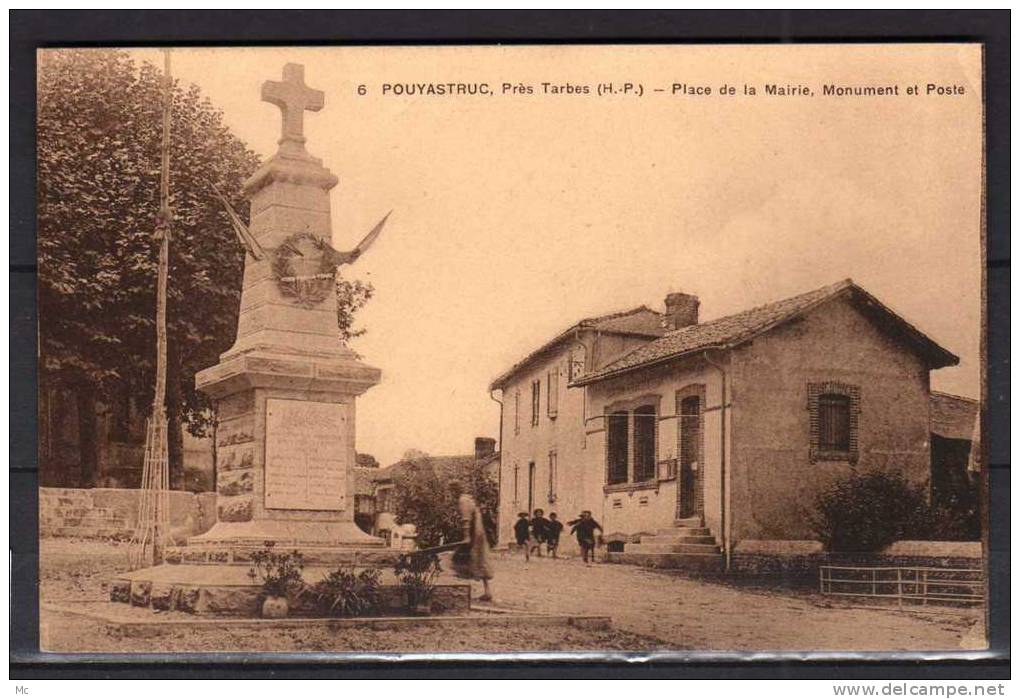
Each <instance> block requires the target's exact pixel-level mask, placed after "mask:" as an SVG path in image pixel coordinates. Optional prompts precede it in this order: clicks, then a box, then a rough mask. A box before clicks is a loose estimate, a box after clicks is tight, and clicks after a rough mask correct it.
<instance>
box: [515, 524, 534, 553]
mask: <svg viewBox="0 0 1020 699" xmlns="http://www.w3.org/2000/svg"><path fill="white" fill-rule="evenodd" d="M514 538H515V539H516V540H517V548H522V549H524V560H525V561H529V560H531V522H529V521H528V513H527V512H518V513H517V521H516V522H514Z"/></svg>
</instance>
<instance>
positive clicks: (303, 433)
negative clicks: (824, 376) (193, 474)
mask: <svg viewBox="0 0 1020 699" xmlns="http://www.w3.org/2000/svg"><path fill="white" fill-rule="evenodd" d="M283 78H284V79H283V81H282V82H276V81H266V82H265V83H263V85H262V99H263V100H264V101H266V102H271V103H272V104H275V105H277V106H278V107H279V108H280V110H281V112H282V115H283V128H282V134H281V137H280V140H279V150H278V151H277V153H276V154H275V155H274V156H273V157H272V158H270V159H269V160H268V161H267V162H266V163H265V164H264V165H263V166H262V167H261V168H259V170H258V171H257V172H256V173H255V174H254V175H252V177H251V178H250V179H249V180H248V181H247V182H246V183H245V185H244V192H245V194H246V196H247V197H248V198H249V199H250V200H251V227H250V228H251V233H252V234H253V235H254V237H255V238H256V240H257V241H258V242H259V244H260V245H261V246H262V247H263V248H264V249H265V250H267V251H268V252H269V254H268V255H267V256H266V257H265V258H264V259H262V260H256V259H254V258H253V257H252V256H251V255H248V256H247V258H246V261H245V268H244V287H243V290H242V293H241V311H240V315H239V317H238V323H237V340H236V341H235V343H234V346H233V347H231V348H230V349H229V350H228V351H227V352H225V353H224V354H223V355H222V356H221V357H220V363H219V364H217V365H216V366H213V367H210V368H208V369H206V370H204V371H201V372H199V374H198V375H197V376H196V377H195V383H196V387H197V388H198V389H199V390H200V391H202V392H203V393H205V394H206V395H208V396H209V397H210V398H212V399H213V400H214V401H215V402H216V410H217V420H218V423H217V433H216V474H217V476H216V486H217V497H218V504H217V510H218V520H219V521H218V523H217V524H216V525H215V526H214V527H213V528H212V529H211V530H209V531H208V532H206V533H205V534H203V535H201V536H198V537H195V538H193V539H191V540H190V541H189V542H188V543H189V546H201V547H217V546H222V545H227V546H230V545H239V544H240V545H244V544H261V543H262V542H264V541H273V542H276V543H277V544H279V545H284V546H293V545H301V546H311V547H327V548H329V547H338V546H339V547H350V546H370V547H371V546H382V545H383V542H382V541H381V540H379V539H376V538H375V537H371V536H369V535H367V534H365V533H364V532H363V531H361V529H359V528H358V527H357V525H355V524H354V496H353V494H352V487H353V482H352V478H353V475H352V474H353V470H352V469H353V466H354V458H355V455H354V424H355V422H354V421H355V399H356V397H357V396H358V395H360V394H361V393H363V392H364V391H365V390H367V389H368V388H370V387H371V386H373V385H375V384H376V383H378V382H379V376H380V373H379V370H378V369H375V368H373V367H370V366H367V365H365V364H363V363H361V362H360V361H358V360H357V358H356V357H355V355H354V353H353V352H351V350H350V349H348V348H347V347H345V346H344V345H343V344H342V343H341V342H340V339H339V330H338V328H337V300H336V287H335V279H334V275H335V270H336V264H337V263H338V262H343V261H346V260H345V259H344V258H343V256H342V254H338V253H336V252H335V251H334V250H333V249H332V247H331V246H330V242H329V241H330V238H331V234H332V227H331V223H330V202H329V192H330V190H331V189H333V187H335V186H336V184H337V178H336V176H335V175H333V173H331V172H330V171H329V170H328V169H326V168H325V167H323V165H322V161H321V160H319V159H318V158H314V157H312V156H311V155H309V154H308V151H307V150H306V149H305V137H304V132H303V118H304V112H305V110H310V111H318V110H320V109H322V107H323V104H324V99H323V93H322V92H320V91H318V90H313V89H311V88H309V87H307V86H305V83H304V68H303V67H302V66H300V65H295V64H287V65H286V66H285V67H284V69H283Z"/></svg>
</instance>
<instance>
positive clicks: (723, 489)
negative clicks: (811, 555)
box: [703, 350, 730, 571]
mask: <svg viewBox="0 0 1020 699" xmlns="http://www.w3.org/2000/svg"><path fill="white" fill-rule="evenodd" d="M703 355H704V357H705V361H706V362H708V363H709V364H711V365H712V366H713V367H715V369H716V370H717V371H718V372H719V381H720V385H721V393H722V396H721V400H720V405H719V425H720V426H719V435H720V436H719V512H720V520H721V522H722V532H721V533H722V540H723V556H724V557H725V560H726V570H727V571H729V569H730V527H729V522H728V516H729V507H728V504H729V488H728V487H727V481H726V370H725V369H724V368H723V366H722V365H721V364H717V363H716V362H713V361H712V359H711V357H709V356H708V350H705V351H704V353H703Z"/></svg>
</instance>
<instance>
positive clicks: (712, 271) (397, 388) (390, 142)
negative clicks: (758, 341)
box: [133, 44, 982, 464]
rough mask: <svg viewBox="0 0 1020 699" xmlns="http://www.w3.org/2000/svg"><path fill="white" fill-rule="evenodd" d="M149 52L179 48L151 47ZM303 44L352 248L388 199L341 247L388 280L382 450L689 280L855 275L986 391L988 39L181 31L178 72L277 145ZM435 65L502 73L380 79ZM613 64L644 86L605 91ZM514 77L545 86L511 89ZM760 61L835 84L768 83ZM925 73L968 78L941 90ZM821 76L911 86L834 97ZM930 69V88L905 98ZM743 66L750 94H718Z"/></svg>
mask: <svg viewBox="0 0 1020 699" xmlns="http://www.w3.org/2000/svg"><path fill="white" fill-rule="evenodd" d="M133 53H134V54H135V56H136V58H138V59H140V60H149V61H151V62H154V63H157V64H158V65H161V58H160V55H159V53H158V52H157V51H155V50H152V49H137V50H133ZM287 62H295V63H301V64H304V66H305V81H306V83H307V84H308V85H309V86H311V87H314V88H316V89H320V90H323V91H324V92H325V108H324V109H323V110H322V111H320V112H318V113H314V114H313V113H307V112H306V115H305V134H306V136H307V138H308V142H307V148H308V151H309V152H310V153H312V154H313V155H315V156H317V157H319V158H322V160H323V162H324V164H325V165H326V166H327V167H329V168H330V169H331V170H332V171H333V172H334V173H335V174H336V175H337V176H338V177H339V178H340V184H339V186H337V187H336V188H335V189H334V190H333V192H332V197H331V201H332V207H333V208H332V211H333V213H332V217H333V241H334V244H335V245H336V246H337V247H338V248H340V249H349V248H351V247H353V246H354V245H355V244H356V242H357V241H358V240H359V239H360V238H361V237H362V236H363V235H364V234H365V233H367V232H368V230H369V229H370V228H371V227H372V226H373V225H374V224H375V223H376V221H378V220H379V219H380V218H381V217H382V215H383V214H385V213H386V212H387V211H390V210H391V209H392V210H393V215H392V216H391V218H390V220H389V223H388V224H387V227H386V229H385V231H384V232H383V234H382V236H380V238H379V239H378V241H377V242H376V244H375V245H374V246H373V247H372V248H371V250H370V251H369V252H368V253H366V254H365V255H364V256H363V257H362V258H361V259H360V260H358V261H357V263H356V264H354V265H352V266H350V267H345V268H344V274H345V275H346V276H347V277H352V278H359V279H362V280H365V281H369V282H371V283H372V284H373V285H374V286H375V290H376V294H375V297H374V298H373V299H372V300H371V301H370V303H369V304H368V306H367V307H366V308H365V309H364V310H363V311H362V312H361V314H360V316H359V318H358V325H360V326H362V327H365V328H366V329H367V331H368V332H367V333H366V334H365V335H364V336H363V337H360V338H357V339H356V340H354V341H353V342H352V346H353V348H354V349H355V350H356V351H357V352H358V353H359V354H361V355H362V357H363V359H364V361H366V362H367V363H369V364H371V365H373V366H377V367H379V368H380V369H382V374H383V379H382V382H381V383H380V384H379V385H378V386H375V387H373V388H372V389H370V390H369V391H368V392H367V393H365V394H364V395H363V396H361V397H360V398H359V399H358V408H357V409H358V418H357V449H358V451H359V452H364V453H369V454H373V455H374V456H375V457H376V458H377V459H379V461H380V462H381V463H383V464H388V463H391V462H393V461H395V460H396V459H398V458H399V457H400V456H401V454H403V453H404V451H406V450H407V449H411V448H415V449H420V450H423V451H425V452H428V453H431V454H457V453H470V451H471V450H472V448H473V439H474V437H476V436H490V437H498V435H499V405H498V403H497V402H495V401H494V400H493V397H491V396H490V394H489V392H488V386H489V383H490V382H491V380H492V379H493V378H495V377H496V376H497V375H499V374H500V373H501V372H503V371H504V370H505V369H507V368H508V367H509V366H510V365H512V364H513V363H514V362H516V361H518V360H519V359H521V358H522V357H524V356H525V355H526V354H528V353H529V352H530V351H531V350H533V349H535V348H537V347H538V346H539V345H541V344H542V343H544V342H545V341H546V340H548V339H550V338H551V337H552V336H553V335H554V334H556V333H558V332H560V331H561V330H563V329H565V328H567V327H569V326H570V325H572V324H573V323H575V322H576V321H577V320H579V319H580V318H583V317H586V316H591V315H598V314H602V313H607V312H612V311H616V310H622V309H626V308H631V307H634V306H638V305H641V304H645V305H648V306H650V307H652V308H655V309H658V310H661V309H662V302H663V299H664V297H665V295H666V294H667V293H668V292H671V291H686V292H689V293H694V294H697V295H698V296H699V297H700V299H701V318H702V319H703V320H708V319H711V318H715V317H719V316H722V315H726V314H729V313H733V312H737V311H740V310H743V309H745V308H748V307H751V306H756V305H760V304H762V303H766V302H769V301H773V300H778V299H781V298H784V297H786V296H790V295H794V294H797V293H801V292H804V291H808V290H810V289H813V288H816V287H820V286H823V285H826V284H830V283H832V282H835V281H838V280H840V279H843V278H847V277H851V278H853V279H854V280H855V281H856V282H857V283H858V284H860V285H861V286H863V287H864V288H865V289H867V290H868V291H869V292H871V293H872V294H874V295H875V296H877V297H878V298H879V299H880V300H881V301H882V302H883V303H885V304H886V305H887V306H889V307H891V308H892V309H893V310H894V311H896V312H897V313H899V314H900V315H902V316H904V317H905V318H906V319H907V320H909V321H910V322H912V323H913V324H914V325H915V326H917V327H919V328H920V329H921V330H922V331H924V332H925V333H927V334H928V335H929V336H931V337H932V338H933V339H935V340H936V341H937V342H938V343H940V344H941V345H943V346H944V347H946V348H947V349H949V350H950V351H952V352H954V353H955V354H957V355H958V356H960V358H961V361H960V366H958V367H953V368H948V369H941V370H939V371H936V372H934V373H933V374H932V386H933V388H935V389H938V390H944V391H948V392H951V393H959V394H964V395H968V396H974V397H978V396H979V395H980V362H979V337H980V328H981V325H980V324H981V310H980V309H981V301H980V299H981V284H982V281H981V269H982V257H981V236H980V213H981V210H980V200H981V174H980V173H981V119H982V107H981V93H980V90H981V56H980V48H979V47H978V46H977V45H954V46H936V45H920V44H914V45H909V46H895V45H883V46H878V45H871V46H869V45H862V44H858V45H852V46H837V45H824V46H804V45H799V46H798V45H786V46H763V45H758V46H735V45H727V46H661V45H660V46H635V45H631V46H618V47H613V46H569V47H566V46H559V47H556V46H529V47H496V46H492V47H342V48H341V47H272V48H239V47H232V48H187V49H175V50H174V52H173V71H174V75H175V77H176V78H177V79H178V80H181V81H183V82H186V83H195V84H197V85H198V86H199V87H200V88H201V89H202V91H203V93H204V94H205V95H206V96H207V97H208V98H209V100H210V101H211V102H212V103H213V104H214V105H215V106H216V107H218V108H220V109H221V110H222V111H223V116H224V121H225V123H226V124H227V126H229V128H230V129H231V130H232V131H233V132H234V133H235V134H236V135H237V136H238V137H240V138H241V139H242V140H243V141H245V142H246V143H247V144H248V145H249V146H250V147H251V148H252V149H253V150H255V151H256V152H257V153H259V154H260V155H261V156H263V157H267V156H269V155H271V154H272V153H273V152H275V150H276V141H277V139H278V138H279V133H280V116H279V110H278V108H277V107H275V106H273V105H270V104H268V103H265V102H262V101H260V98H259V94H260V86H261V83H262V82H263V81H265V80H279V79H280V78H281V72H282V68H283V65H284V64H285V63H287ZM430 82H431V83H450V82H465V83H480V82H487V83H489V85H490V86H491V87H492V89H493V90H494V91H495V92H496V94H494V95H478V96H419V95H415V96H407V95H394V94H392V90H391V93H390V94H383V86H384V84H390V85H396V84H415V83H430ZM610 82H611V83H613V84H614V86H617V87H619V86H620V85H622V84H623V83H625V82H629V83H631V84H632V85H634V86H635V87H634V88H633V89H634V91H636V90H637V87H636V86H637V85H640V86H641V88H642V94H641V96H637V95H636V94H634V92H631V93H616V94H611V95H605V96H599V95H597V94H596V87H597V86H598V85H600V84H605V83H610ZM503 83H509V84H513V85H516V84H521V85H530V86H531V87H532V89H533V93H532V94H525V95H520V94H518V95H513V94H502V92H501V89H502V85H503ZM542 83H549V84H550V85H563V84H567V83H569V84H572V85H582V84H584V85H588V86H590V90H591V92H590V93H589V94H573V93H571V92H568V91H566V90H561V91H559V92H557V93H556V94H552V93H546V92H545V90H544V89H543V86H542ZM745 83H746V84H749V85H752V86H755V87H756V88H757V89H758V91H759V93H761V90H762V87H763V85H764V84H766V83H774V84H780V85H807V86H809V87H811V88H812V90H813V91H814V93H815V94H814V96H811V97H807V96H791V97H774V96H767V95H762V94H759V95H756V96H754V97H747V96H744V94H743V85H744V84H745ZM929 83H930V84H933V85H938V86H945V87H950V88H952V86H956V87H959V88H962V90H963V94H941V95H940V94H930V95H929V94H926V92H927V89H926V86H927V85H928V84H929ZM674 84H687V85H690V86H707V87H711V88H712V89H713V94H711V95H684V94H674V91H673V85H674ZM824 84H837V85H899V86H900V91H901V94H900V95H898V96H885V97H827V96H824V95H822V94H821V91H822V85H824ZM915 84H916V85H919V86H920V91H921V94H920V95H913V96H908V95H906V94H904V92H905V89H906V87H907V86H910V85H915ZM723 85H729V86H734V87H735V89H736V91H737V94H736V95H733V96H728V95H720V94H719V90H720V88H721V87H722V86H723ZM359 86H364V91H365V93H366V94H364V95H361V94H359ZM657 88H658V89H662V90H663V92H655V90H656V89H657ZM950 91H953V90H952V89H951V90H950ZM936 93H937V90H936ZM495 397H496V398H498V397H499V396H498V393H497V394H496V396H495Z"/></svg>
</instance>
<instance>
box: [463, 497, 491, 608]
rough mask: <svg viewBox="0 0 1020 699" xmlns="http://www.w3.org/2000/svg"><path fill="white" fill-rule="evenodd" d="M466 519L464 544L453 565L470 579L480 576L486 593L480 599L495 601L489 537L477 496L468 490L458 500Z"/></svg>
mask: <svg viewBox="0 0 1020 699" xmlns="http://www.w3.org/2000/svg"><path fill="white" fill-rule="evenodd" d="M457 508H458V509H459V510H460V516H461V520H462V522H463V527H464V534H463V541H464V543H463V545H462V546H461V547H460V548H458V549H457V550H456V551H455V552H454V554H453V568H454V570H455V571H456V573H457V575H459V576H460V577H462V578H469V579H471V580H481V581H482V587H483V593H482V596H481V597H479V598H478V601H480V602H491V601H492V578H493V577H494V573H493V569H492V561H491V558H490V556H489V540H488V532H487V530H486V527H485V522H484V519H483V517H482V511H481V509H480V508H479V507H478V503H476V502H475V499H474V498H473V497H472V496H471V495H468V494H467V493H465V494H464V495H461V496H460V499H459V500H458V501H457Z"/></svg>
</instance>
